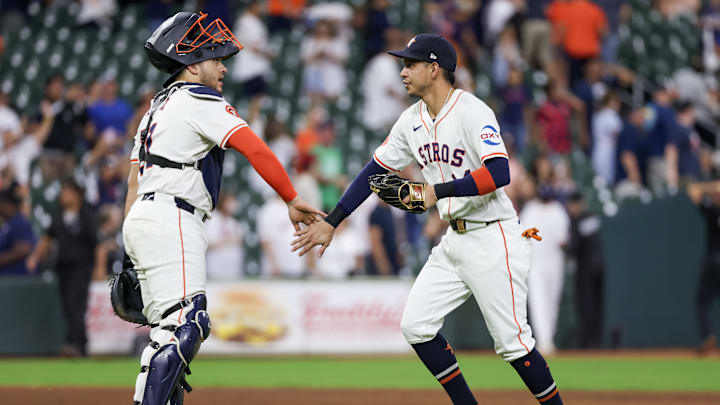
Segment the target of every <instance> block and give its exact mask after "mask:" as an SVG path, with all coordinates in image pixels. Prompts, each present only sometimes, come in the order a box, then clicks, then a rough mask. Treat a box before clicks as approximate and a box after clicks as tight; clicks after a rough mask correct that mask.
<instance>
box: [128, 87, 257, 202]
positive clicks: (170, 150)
mask: <svg viewBox="0 0 720 405" xmlns="http://www.w3.org/2000/svg"><path fill="white" fill-rule="evenodd" d="M176 83H177V82H176ZM173 85H174V84H173ZM162 103H163V105H160V106H159V107H158V109H157V110H156V111H155V113H154V116H153V118H152V123H151V125H150V128H149V130H148V135H147V139H146V140H145V152H146V153H151V154H153V155H157V156H161V157H164V158H166V159H169V160H171V161H174V162H177V163H187V164H193V163H195V162H198V161H201V164H200V169H199V170H198V169H195V168H193V167H187V168H184V169H174V168H168V167H159V166H157V165H152V164H145V163H144V162H140V170H139V174H138V185H139V187H138V195H139V196H140V195H143V194H146V193H151V192H160V193H165V194H170V195H173V196H176V197H179V198H182V199H183V200H185V201H187V202H188V203H190V204H192V205H193V206H194V207H195V208H196V209H199V210H201V211H203V212H204V213H206V214H209V213H210V212H211V211H212V210H213V208H214V207H215V204H216V203H217V198H218V194H219V191H220V180H221V176H222V164H223V154H224V150H225V144H226V143H227V141H228V139H229V138H230V136H231V135H232V134H233V133H234V132H235V131H237V130H238V129H240V128H243V127H246V126H247V123H246V122H245V121H244V120H242V119H241V118H240V117H239V116H238V114H237V111H236V110H235V108H233V106H231V105H230V104H228V102H227V101H225V99H224V98H223V97H222V95H221V94H220V93H219V92H217V91H215V90H214V89H211V88H209V87H206V86H203V85H200V84H197V83H185V84H182V85H180V87H179V89H178V90H176V91H174V93H171V95H170V96H168V97H167V98H166V99H165V100H164V101H163V102H162ZM153 107H154V106H153ZM151 110H152V108H151ZM148 117H149V112H148V113H146V114H145V116H144V117H143V119H142V121H141V122H140V126H139V127H138V130H137V133H136V134H135V145H134V147H133V150H132V154H131V161H132V162H137V161H138V153H139V150H140V142H141V140H140V133H141V132H142V130H144V129H145V127H146V126H147V120H148ZM215 148H217V149H215Z"/></svg>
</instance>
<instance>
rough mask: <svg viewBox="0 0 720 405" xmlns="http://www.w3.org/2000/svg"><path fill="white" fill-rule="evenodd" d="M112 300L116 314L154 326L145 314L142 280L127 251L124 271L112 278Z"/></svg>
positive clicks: (130, 320)
mask: <svg viewBox="0 0 720 405" xmlns="http://www.w3.org/2000/svg"><path fill="white" fill-rule="evenodd" d="M110 302H111V303H112V307H113V311H114V312H115V315H117V316H119V317H120V318H121V319H123V320H126V321H128V322H132V323H138V324H140V325H142V326H152V325H150V322H148V319H147V318H146V317H145V315H143V313H142V310H143V301H142V295H141V294H140V281H138V278H137V273H136V272H135V269H134V268H133V264H132V261H131V260H130V258H129V257H128V255H127V253H126V254H125V257H124V258H123V271H122V272H120V273H119V274H116V275H114V276H113V277H112V278H111V279H110Z"/></svg>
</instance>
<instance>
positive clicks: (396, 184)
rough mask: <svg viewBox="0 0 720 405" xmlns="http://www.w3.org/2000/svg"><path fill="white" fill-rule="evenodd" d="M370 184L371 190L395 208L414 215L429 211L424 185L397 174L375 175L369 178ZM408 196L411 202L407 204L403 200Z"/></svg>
mask: <svg viewBox="0 0 720 405" xmlns="http://www.w3.org/2000/svg"><path fill="white" fill-rule="evenodd" d="M368 183H369V184H370V190H372V191H373V192H374V193H375V194H377V195H378V197H380V199H381V200H383V201H385V202H386V203H388V204H390V205H392V206H393V207H396V208H400V209H401V210H403V211H408V212H412V213H413V214H422V213H423V212H425V211H426V210H427V209H426V208H425V185H424V184H423V183H415V182H412V181H410V180H408V179H403V178H402V177H400V176H397V175H395V174H373V175H372V176H370V177H368ZM407 196H410V200H409V201H408V202H407V203H405V202H403V199H404V198H405V197H407Z"/></svg>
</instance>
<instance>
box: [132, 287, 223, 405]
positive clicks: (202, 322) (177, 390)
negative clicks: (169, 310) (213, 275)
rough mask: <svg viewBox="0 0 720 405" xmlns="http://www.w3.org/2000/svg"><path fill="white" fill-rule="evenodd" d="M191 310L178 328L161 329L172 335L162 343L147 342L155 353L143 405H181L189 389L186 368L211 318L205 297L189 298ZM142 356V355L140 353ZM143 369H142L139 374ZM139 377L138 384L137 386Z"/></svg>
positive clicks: (150, 366) (146, 380)
mask: <svg viewBox="0 0 720 405" xmlns="http://www.w3.org/2000/svg"><path fill="white" fill-rule="evenodd" d="M191 302H192V307H190V310H188V311H187V313H186V314H185V317H184V319H183V323H182V324H180V325H179V326H174V325H168V326H163V327H161V328H163V329H165V330H167V331H169V332H172V333H171V334H168V335H167V336H168V339H167V341H166V342H163V343H164V344H160V343H158V342H156V341H153V342H151V343H150V346H149V347H150V348H151V349H152V348H153V347H154V353H152V357H151V358H150V361H149V364H148V365H147V367H146V366H143V368H145V367H146V368H145V369H144V370H145V373H146V377H145V381H144V383H145V384H144V390H143V395H142V404H143V405H166V404H167V402H168V401H170V403H171V404H172V405H181V404H182V401H183V392H182V390H183V389H185V390H187V391H188V392H189V391H190V390H191V388H190V386H189V385H187V383H186V382H185V380H184V377H185V374H186V373H187V374H190V369H189V368H188V366H189V365H190V362H191V361H192V359H193V358H194V357H195V355H196V354H197V352H198V350H199V349H200V345H201V344H202V342H203V341H205V339H207V338H208V336H210V317H209V316H208V313H207V311H206V307H207V300H206V298H205V295H204V294H200V295H196V296H195V297H193V298H192V300H191ZM143 355H145V352H143ZM142 373H143V369H142V368H141V374H142ZM140 383H141V381H140V377H138V385H140Z"/></svg>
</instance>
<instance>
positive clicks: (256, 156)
mask: <svg viewBox="0 0 720 405" xmlns="http://www.w3.org/2000/svg"><path fill="white" fill-rule="evenodd" d="M206 18H207V15H206V14H203V13H200V14H196V13H189V12H181V13H178V14H176V15H175V16H173V17H171V18H169V19H168V20H166V21H165V22H164V23H163V24H162V25H161V26H160V27H159V28H158V29H157V30H156V31H155V32H154V33H153V34H152V36H151V37H150V38H149V39H148V40H147V42H146V43H145V51H146V53H147V55H148V57H149V59H150V61H151V62H152V64H153V65H154V66H155V67H157V68H158V69H160V70H162V71H164V72H167V73H169V74H170V78H169V79H168V80H166V81H165V84H164V87H163V89H162V90H161V91H160V92H159V93H158V94H157V95H156V96H155V98H154V99H153V102H152V104H151V107H150V110H149V111H148V112H147V113H146V114H145V116H144V118H143V120H142V121H141V123H140V126H139V128H138V131H137V134H136V135H135V145H134V148H133V150H132V156H131V162H132V165H131V169H130V175H129V178H128V195H127V200H126V203H125V212H126V218H125V222H124V224H123V240H124V242H125V249H126V252H127V254H128V256H129V257H130V259H131V260H132V263H133V265H134V267H135V270H136V271H137V276H138V279H139V280H140V287H141V293H142V300H143V304H144V308H143V314H144V315H145V316H146V317H147V320H148V322H149V323H150V324H152V326H153V328H152V330H151V332H150V338H151V340H152V341H151V342H150V344H149V345H148V346H147V347H146V348H145V350H144V351H143V353H142V357H141V359H140V365H141V368H140V374H139V375H138V377H137V381H136V386H135V395H134V398H133V399H134V401H135V402H134V403H135V404H142V405H166V404H167V403H170V404H171V405H176V404H182V401H183V391H184V389H185V390H188V391H189V386H188V385H187V382H186V381H185V374H186V373H187V374H189V373H190V371H189V368H188V365H189V363H190V361H191V360H192V359H193V357H194V356H195V354H196V353H197V351H198V349H199V348H200V344H201V342H202V341H204V340H205V339H206V338H207V337H208V336H209V334H210V319H209V317H208V314H207V312H206V303H207V301H206V297H205V253H206V251H207V238H206V237H205V231H204V228H203V222H204V221H205V219H206V218H207V217H208V216H209V215H210V213H211V212H212V210H213V209H214V208H215V205H216V204H217V200H218V195H219V191H220V182H221V179H222V170H223V156H224V152H225V149H227V148H228V147H231V148H233V149H235V150H237V151H239V152H240V153H242V154H243V155H245V157H247V159H248V160H249V161H250V163H251V164H252V165H253V167H254V168H255V169H256V170H257V171H258V172H259V173H260V175H261V176H262V177H263V178H264V179H265V181H267V183H268V184H269V185H270V186H272V187H273V188H274V189H275V191H277V193H278V194H280V196H282V198H283V199H284V200H285V202H286V203H287V204H288V210H289V215H290V219H291V221H292V222H293V224H294V225H295V228H296V229H298V230H299V229H300V228H299V222H303V223H305V224H310V223H312V222H313V221H315V220H320V217H316V215H322V212H321V211H317V210H315V209H314V208H312V207H311V206H310V205H308V204H307V203H305V202H304V201H303V200H301V199H300V198H299V197H298V196H297V193H296V192H295V190H294V188H293V186H292V184H291V183H290V179H289V178H288V175H287V173H286V172H285V170H284V169H283V167H282V165H281V164H280V162H278V160H277V158H276V157H275V155H273V153H272V152H271V151H270V149H269V148H268V147H267V146H266V145H265V143H264V142H263V141H262V140H260V139H259V138H258V137H257V136H255V134H254V133H253V132H252V130H250V128H248V125H247V123H245V121H243V120H242V119H241V118H240V117H239V116H238V114H237V112H236V111H235V109H234V108H233V107H232V106H231V105H230V104H228V103H227V101H225V99H224V98H223V96H222V94H221V92H222V87H223V82H222V79H223V76H224V74H225V72H226V71H227V69H226V68H225V66H224V65H223V62H222V61H223V60H225V59H227V58H229V57H231V56H232V55H235V54H236V53H238V52H239V51H240V49H241V48H242V45H240V43H239V42H238V41H237V39H236V38H235V36H234V35H233V33H232V32H231V31H230V30H229V29H228V28H227V27H226V26H225V24H223V22H222V21H221V20H220V19H216V20H215V21H213V22H212V23H210V24H207V22H205V21H204V20H205V19H206ZM206 24H207V25H206Z"/></svg>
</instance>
